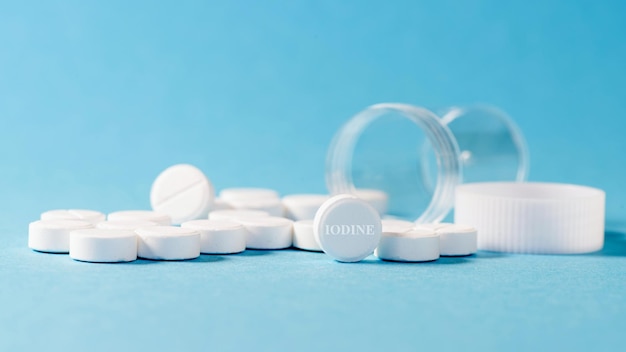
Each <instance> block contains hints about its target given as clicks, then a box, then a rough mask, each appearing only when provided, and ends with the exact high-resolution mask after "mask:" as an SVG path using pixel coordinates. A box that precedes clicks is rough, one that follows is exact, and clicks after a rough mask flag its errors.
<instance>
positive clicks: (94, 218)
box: [41, 209, 105, 224]
mask: <svg viewBox="0 0 626 352" xmlns="http://www.w3.org/2000/svg"><path fill="white" fill-rule="evenodd" d="M104 219H105V215H104V213H101V212H99V211H95V210H87V209H56V210H48V211H46V212H43V213H41V220H83V221H87V222H90V223H92V224H96V223H99V222H100V221H104Z"/></svg>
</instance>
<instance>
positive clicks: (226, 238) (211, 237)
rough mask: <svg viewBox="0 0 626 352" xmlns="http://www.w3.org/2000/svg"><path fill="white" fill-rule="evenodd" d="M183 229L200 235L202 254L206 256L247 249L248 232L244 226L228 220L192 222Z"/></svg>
mask: <svg viewBox="0 0 626 352" xmlns="http://www.w3.org/2000/svg"><path fill="white" fill-rule="evenodd" d="M180 227H182V228H187V229H192V230H196V231H198V232H199V233H200V252H201V253H206V254H232V253H239V252H243V251H244V250H245V249H246V235H247V232H246V230H245V229H244V227H243V225H241V224H240V223H237V222H234V221H228V220H191V221H187V222H184V223H182V224H181V225H180Z"/></svg>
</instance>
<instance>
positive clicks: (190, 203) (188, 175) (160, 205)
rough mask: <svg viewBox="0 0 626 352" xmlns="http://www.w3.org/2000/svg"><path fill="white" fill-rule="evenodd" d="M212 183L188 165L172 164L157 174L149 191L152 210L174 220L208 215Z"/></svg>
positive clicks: (211, 199) (187, 219) (211, 196)
mask: <svg viewBox="0 0 626 352" xmlns="http://www.w3.org/2000/svg"><path fill="white" fill-rule="evenodd" d="M214 196H215V195H214V191H213V186H212V185H211V182H210V181H209V179H207V177H206V176H205V175H204V173H202V171H200V170H199V169H198V168H196V167H195V166H192V165H188V164H178V165H174V166H170V167H168V168H167V169H165V170H164V171H163V172H161V173H160V174H159V176H157V178H156V179H155V180H154V183H152V189H151V191H150V204H151V205H152V209H154V210H155V211H158V212H160V213H164V214H167V215H169V216H170V217H171V218H172V223H174V224H180V223H182V222H185V221H189V220H194V219H200V218H206V216H207V214H208V213H209V210H210V209H211V205H212V204H213V198H214Z"/></svg>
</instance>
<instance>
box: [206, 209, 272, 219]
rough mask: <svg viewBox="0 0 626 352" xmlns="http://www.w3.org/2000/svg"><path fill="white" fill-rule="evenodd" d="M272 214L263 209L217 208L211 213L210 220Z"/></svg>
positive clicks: (262, 216) (258, 216) (259, 216)
mask: <svg viewBox="0 0 626 352" xmlns="http://www.w3.org/2000/svg"><path fill="white" fill-rule="evenodd" d="M268 216H270V214H269V213H268V212H266V211H262V210H244V209H237V210H236V209H233V210H228V209H227V210H216V211H212V212H210V213H209V220H234V221H237V220H239V219H247V218H265V217H268Z"/></svg>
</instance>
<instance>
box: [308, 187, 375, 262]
mask: <svg viewBox="0 0 626 352" xmlns="http://www.w3.org/2000/svg"><path fill="white" fill-rule="evenodd" d="M313 231H314V233H315V238H316V240H317V241H318V243H319V245H320V248H322V250H323V251H324V252H325V253H326V254H328V255H330V256H331V257H333V258H334V259H335V260H337V261H340V262H358V261H360V260H362V259H364V258H365V257H367V256H369V255H370V254H372V253H373V252H374V249H376V246H378V242H379V241H380V235H381V231H382V224H381V221H380V215H379V214H378V211H376V209H374V208H373V207H372V206H371V205H369V204H368V203H367V202H366V201H363V200H361V199H359V198H357V197H356V196H353V195H349V194H340V195H337V196H334V197H332V198H330V199H329V200H327V201H326V202H324V204H322V206H321V207H320V208H319V210H318V211H317V213H316V214H315V220H314V221H313Z"/></svg>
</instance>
